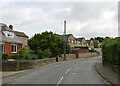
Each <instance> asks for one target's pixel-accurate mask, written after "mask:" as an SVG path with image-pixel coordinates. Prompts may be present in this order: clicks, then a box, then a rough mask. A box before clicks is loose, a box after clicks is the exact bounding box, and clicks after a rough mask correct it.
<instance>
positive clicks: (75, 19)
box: [1, 2, 118, 38]
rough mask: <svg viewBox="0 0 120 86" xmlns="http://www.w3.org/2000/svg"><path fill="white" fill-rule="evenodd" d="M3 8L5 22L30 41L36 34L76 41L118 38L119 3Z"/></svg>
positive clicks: (11, 4)
mask: <svg viewBox="0 0 120 86" xmlns="http://www.w3.org/2000/svg"><path fill="white" fill-rule="evenodd" d="M6 4H7V5H3V8H4V9H3V11H2V14H3V15H2V16H3V21H1V22H5V23H6V24H8V25H9V24H13V26H14V29H15V30H18V31H24V32H25V33H26V34H28V35H29V36H30V37H31V36H32V35H34V34H35V33H41V32H43V31H46V30H47V31H53V32H55V33H59V34H63V21H64V20H67V33H72V34H73V35H75V36H76V37H81V36H84V37H86V38H91V37H95V36H104V37H105V36H112V37H115V36H117V35H118V34H117V33H118V30H117V29H118V27H117V26H118V25H117V19H118V18H117V16H118V15H117V14H118V13H117V3H116V2H99V3H98V2H77V3H76V2H60V3H58V2H54V3H49V2H46V3H45V2H39V3H38V2H31V3H29V2H9V3H6Z"/></svg>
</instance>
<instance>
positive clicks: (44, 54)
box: [37, 49, 51, 59]
mask: <svg viewBox="0 0 120 86" xmlns="http://www.w3.org/2000/svg"><path fill="white" fill-rule="evenodd" d="M37 53H38V58H39V59H45V58H50V57H51V52H50V50H49V49H47V50H44V51H42V50H41V49H38V52H37Z"/></svg>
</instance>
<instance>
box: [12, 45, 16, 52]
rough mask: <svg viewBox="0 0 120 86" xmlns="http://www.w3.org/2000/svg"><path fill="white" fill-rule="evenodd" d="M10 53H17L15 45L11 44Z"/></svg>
mask: <svg viewBox="0 0 120 86" xmlns="http://www.w3.org/2000/svg"><path fill="white" fill-rule="evenodd" d="M12 53H17V45H12Z"/></svg>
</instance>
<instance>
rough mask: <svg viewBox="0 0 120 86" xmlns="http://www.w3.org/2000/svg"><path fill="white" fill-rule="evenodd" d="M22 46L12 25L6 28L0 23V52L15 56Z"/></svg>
mask: <svg viewBox="0 0 120 86" xmlns="http://www.w3.org/2000/svg"><path fill="white" fill-rule="evenodd" d="M23 45H24V43H23V42H22V41H21V39H20V38H19V37H17V35H16V33H15V31H14V30H13V26H12V25H10V26H9V27H8V26H7V25H6V24H3V23H0V51H2V52H3V53H7V54H8V55H16V54H18V50H19V49H21V48H22V47H23Z"/></svg>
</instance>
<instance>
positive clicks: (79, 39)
mask: <svg viewBox="0 0 120 86" xmlns="http://www.w3.org/2000/svg"><path fill="white" fill-rule="evenodd" d="M83 39H85V38H84V37H82V38H77V40H78V41H80V42H81V41H82V40H83Z"/></svg>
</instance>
